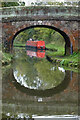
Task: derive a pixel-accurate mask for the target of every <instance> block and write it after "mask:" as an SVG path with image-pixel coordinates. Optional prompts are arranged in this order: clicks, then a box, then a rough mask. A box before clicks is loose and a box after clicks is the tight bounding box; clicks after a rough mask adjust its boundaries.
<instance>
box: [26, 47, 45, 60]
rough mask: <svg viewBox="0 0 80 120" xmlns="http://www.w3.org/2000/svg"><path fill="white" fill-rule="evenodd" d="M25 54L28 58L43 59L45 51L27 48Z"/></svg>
mask: <svg viewBox="0 0 80 120" xmlns="http://www.w3.org/2000/svg"><path fill="white" fill-rule="evenodd" d="M26 53H27V55H28V56H30V57H36V58H44V57H45V50H40V49H32V48H27V49H26Z"/></svg>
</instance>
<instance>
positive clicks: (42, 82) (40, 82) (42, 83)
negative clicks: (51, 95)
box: [13, 67, 65, 90]
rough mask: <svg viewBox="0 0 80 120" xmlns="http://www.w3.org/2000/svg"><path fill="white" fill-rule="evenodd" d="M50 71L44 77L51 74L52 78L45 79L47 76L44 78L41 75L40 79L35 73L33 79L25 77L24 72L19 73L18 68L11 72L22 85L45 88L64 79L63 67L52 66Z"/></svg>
mask: <svg viewBox="0 0 80 120" xmlns="http://www.w3.org/2000/svg"><path fill="white" fill-rule="evenodd" d="M50 71H51V74H46V76H45V77H48V76H50V75H52V74H53V75H52V76H53V79H52V80H51V79H49V80H46V79H47V78H46V79H45V78H44V77H42V79H41V78H40V76H39V75H37V76H36V77H35V79H33V80H30V78H29V77H27V75H26V74H23V75H21V74H20V73H19V71H18V70H16V71H14V73H13V74H14V77H15V79H16V81H17V82H18V83H20V84H21V85H22V86H24V87H27V88H30V89H37V90H41V89H42V90H45V89H50V88H53V87H56V86H58V85H59V84H60V83H61V82H62V81H63V80H64V76H65V70H64V69H63V68H61V67H52V68H51V69H50ZM55 73H56V74H57V75H58V77H56V75H55ZM48 78H50V77H48ZM51 78H52V77H51Z"/></svg>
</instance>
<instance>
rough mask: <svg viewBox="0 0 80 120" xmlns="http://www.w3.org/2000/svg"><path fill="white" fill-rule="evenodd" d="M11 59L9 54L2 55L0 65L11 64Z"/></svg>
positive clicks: (11, 56)
mask: <svg viewBox="0 0 80 120" xmlns="http://www.w3.org/2000/svg"><path fill="white" fill-rule="evenodd" d="M12 59H13V55H12V54H10V53H2V64H3V65H8V64H9V63H11V61H12Z"/></svg>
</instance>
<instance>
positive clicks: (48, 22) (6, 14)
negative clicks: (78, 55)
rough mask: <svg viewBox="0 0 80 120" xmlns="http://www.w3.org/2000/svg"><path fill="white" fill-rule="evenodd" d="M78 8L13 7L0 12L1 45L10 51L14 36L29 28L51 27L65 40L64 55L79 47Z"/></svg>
mask: <svg viewBox="0 0 80 120" xmlns="http://www.w3.org/2000/svg"><path fill="white" fill-rule="evenodd" d="M77 12H78V8H72V7H69V8H66V7H41V6H39V7H18V8H17V7H15V8H3V10H2V14H3V16H2V36H3V44H4V46H5V48H7V49H8V50H11V49H12V46H13V40H14V36H16V35H17V34H18V33H19V32H20V31H22V30H24V29H27V28H28V27H31V26H41V27H42V26H44V27H51V28H52V29H55V30H56V31H58V32H59V33H61V34H62V35H63V37H64V39H65V54H70V52H71V43H72V46H73V51H76V50H78V49H80V47H79V45H78V44H79V39H78V38H79V28H78V24H79V17H78V13H77Z"/></svg>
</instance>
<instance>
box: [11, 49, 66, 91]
mask: <svg viewBox="0 0 80 120" xmlns="http://www.w3.org/2000/svg"><path fill="white" fill-rule="evenodd" d="M27 54H28V55H29V56H30V57H29V56H26V55H25V53H24V55H23V53H19V56H18V57H17V58H16V60H15V64H14V69H13V75H14V78H15V79H16V81H17V82H18V83H20V85H22V86H24V87H27V88H29V89H37V90H46V89H51V88H54V87H56V86H58V85H59V84H61V82H62V81H63V80H64V77H65V70H64V69H63V68H61V67H57V66H54V65H53V64H51V63H50V62H49V61H47V59H35V58H36V57H38V58H42V57H43V56H44V54H45V51H40V50H37V51H35V53H34V51H31V50H27ZM31 56H35V57H34V58H31Z"/></svg>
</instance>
